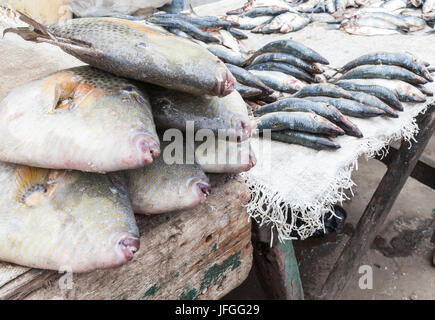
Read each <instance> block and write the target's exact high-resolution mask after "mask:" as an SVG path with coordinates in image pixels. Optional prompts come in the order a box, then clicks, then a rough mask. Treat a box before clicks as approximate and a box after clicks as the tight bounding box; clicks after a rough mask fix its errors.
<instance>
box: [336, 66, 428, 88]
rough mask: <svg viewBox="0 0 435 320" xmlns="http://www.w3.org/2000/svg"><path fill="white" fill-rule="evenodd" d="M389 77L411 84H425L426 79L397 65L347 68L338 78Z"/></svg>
mask: <svg viewBox="0 0 435 320" xmlns="http://www.w3.org/2000/svg"><path fill="white" fill-rule="evenodd" d="M373 78H375V79H391V80H402V81H405V82H408V83H411V84H425V83H427V82H428V81H427V80H426V79H425V78H423V77H420V76H418V75H416V74H415V73H413V72H411V71H409V70H407V69H405V68H402V67H397V66H388V65H387V66H386V65H363V66H359V67H356V68H354V69H351V70H349V71H348V72H346V73H345V74H343V75H342V76H341V78H340V80H345V79H373Z"/></svg>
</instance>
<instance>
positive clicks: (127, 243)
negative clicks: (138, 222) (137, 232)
mask: <svg viewBox="0 0 435 320" xmlns="http://www.w3.org/2000/svg"><path fill="white" fill-rule="evenodd" d="M139 247H140V241H139V238H138V237H136V236H133V235H123V236H122V237H121V238H120V239H119V240H118V242H117V244H116V250H117V252H118V254H120V256H121V257H122V258H123V263H126V262H128V261H130V260H131V259H133V256H134V254H135V253H136V252H137V251H138V250H139Z"/></svg>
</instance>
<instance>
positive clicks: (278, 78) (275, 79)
mask: <svg viewBox="0 0 435 320" xmlns="http://www.w3.org/2000/svg"><path fill="white" fill-rule="evenodd" d="M250 72H251V73H252V74H254V75H255V76H257V77H258V78H259V79H260V80H261V81H263V82H264V83H265V84H266V85H267V86H268V87H269V88H272V89H274V90H277V91H281V92H287V93H295V92H297V91H299V90H301V89H302V88H303V87H305V86H306V85H307V84H306V83H305V82H302V81H301V80H299V79H297V78H295V77H293V76H291V75H289V74H285V73H283V72H279V71H261V70H250Z"/></svg>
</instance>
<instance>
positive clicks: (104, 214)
mask: <svg viewBox="0 0 435 320" xmlns="http://www.w3.org/2000/svg"><path fill="white" fill-rule="evenodd" d="M13 180H15V185H14V187H13V193H14V194H15V199H13V203H14V204H13V208H12V209H11V210H10V212H11V214H13V218H14V219H15V221H16V222H15V225H16V226H18V227H17V232H16V233H14V232H12V233H10V234H9V235H8V239H11V240H10V241H13V242H14V247H15V248H16V251H17V253H16V254H17V255H16V256H15V257H13V259H10V260H9V261H13V262H16V263H19V264H22V265H26V266H30V267H36V268H44V269H51V270H60V269H65V268H66V269H67V270H71V272H88V271H92V270H96V269H107V268H114V267H118V266H121V265H123V264H125V263H127V262H128V261H130V260H131V259H132V258H133V255H134V253H135V252H136V251H137V250H138V249H139V231H138V229H137V226H136V223H135V220H134V215H133V210H132V208H131V204H130V202H129V199H128V195H127V189H126V185H125V182H124V181H123V178H122V177H121V176H118V177H112V176H110V175H98V174H92V173H83V172H79V171H68V170H47V169H40V168H32V167H27V166H16V169H15V170H14V175H13ZM11 200H12V199H11Z"/></svg>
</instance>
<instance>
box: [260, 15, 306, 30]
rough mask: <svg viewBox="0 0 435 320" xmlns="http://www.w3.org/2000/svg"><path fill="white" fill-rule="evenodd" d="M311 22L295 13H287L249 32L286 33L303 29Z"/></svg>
mask: <svg viewBox="0 0 435 320" xmlns="http://www.w3.org/2000/svg"><path fill="white" fill-rule="evenodd" d="M310 22H311V19H310V18H308V17H305V16H302V15H300V14H297V13H293V12H287V13H283V14H281V15H279V16H276V17H274V18H273V19H272V20H271V21H268V22H267V23H264V24H262V25H260V26H258V27H256V28H254V29H252V30H251V32H253V33H266V34H267V33H274V32H281V33H288V32H295V31H298V30H301V29H303V28H304V27H305V26H307V25H308V24H309V23H310Z"/></svg>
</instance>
